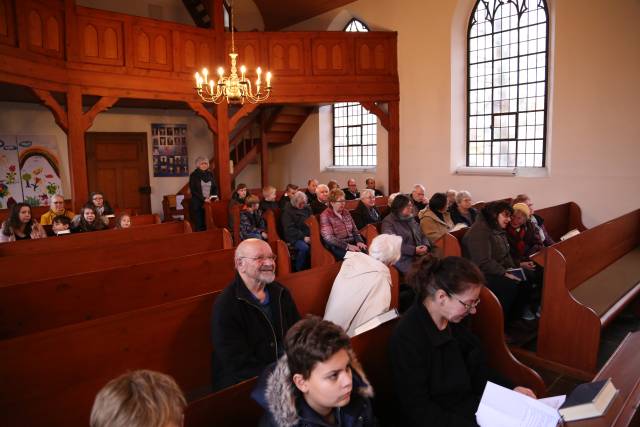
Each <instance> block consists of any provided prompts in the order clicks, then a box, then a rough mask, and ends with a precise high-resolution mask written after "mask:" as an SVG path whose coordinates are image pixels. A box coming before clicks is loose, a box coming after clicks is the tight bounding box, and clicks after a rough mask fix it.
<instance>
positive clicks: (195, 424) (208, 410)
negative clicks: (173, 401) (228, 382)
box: [184, 377, 263, 427]
mask: <svg viewBox="0 0 640 427" xmlns="http://www.w3.org/2000/svg"><path fill="white" fill-rule="evenodd" d="M256 380H257V378H256V377H254V378H251V379H249V380H246V381H243V382H241V383H239V384H236V385H233V386H231V387H228V388H225V389H224V390H220V391H218V392H216V393H212V394H208V395H206V396H204V397H202V398H200V399H198V400H196V401H194V402H190V403H189V406H188V407H187V410H186V411H185V414H184V416H185V418H184V425H185V427H211V426H215V427H238V426H257V425H258V423H259V421H260V418H261V417H262V413H263V410H262V408H261V407H260V405H258V404H257V403H256V401H255V400H253V399H252V398H251V392H252V391H253V389H254V388H255V386H256Z"/></svg>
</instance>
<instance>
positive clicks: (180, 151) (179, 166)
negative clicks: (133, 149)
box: [151, 123, 189, 177]
mask: <svg viewBox="0 0 640 427" xmlns="http://www.w3.org/2000/svg"><path fill="white" fill-rule="evenodd" d="M151 139H152V147H153V151H152V153H153V176H154V177H175V176H189V169H188V167H186V165H188V164H189V162H188V161H187V125H186V124H166V123H152V124H151Z"/></svg>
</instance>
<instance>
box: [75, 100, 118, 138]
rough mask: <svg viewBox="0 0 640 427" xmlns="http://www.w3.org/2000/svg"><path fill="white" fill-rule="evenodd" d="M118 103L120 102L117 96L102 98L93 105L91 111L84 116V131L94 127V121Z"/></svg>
mask: <svg viewBox="0 0 640 427" xmlns="http://www.w3.org/2000/svg"><path fill="white" fill-rule="evenodd" d="M116 102H118V98H117V97H115V96H103V97H102V98H100V99H99V100H98V102H96V103H95V104H93V107H91V108H90V109H89V111H87V112H86V113H84V114H83V115H82V127H83V129H84V130H85V131H86V130H87V129H89V128H90V127H91V126H93V121H94V120H95V118H96V116H97V115H98V114H100V113H102V112H103V111H106V110H108V109H109V108H111V107H113V104H115V103H116Z"/></svg>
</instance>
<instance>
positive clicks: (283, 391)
mask: <svg viewBox="0 0 640 427" xmlns="http://www.w3.org/2000/svg"><path fill="white" fill-rule="evenodd" d="M349 356H350V358H351V369H352V373H353V390H352V392H351V394H352V395H353V394H354V393H358V394H359V395H361V396H362V397H366V398H371V397H373V388H372V387H371V384H370V383H369V381H368V380H367V378H366V376H365V375H364V371H363V370H362V367H361V365H360V362H358V359H357V358H356V355H355V353H353V351H351V350H350V351H349ZM262 393H264V399H265V401H263V402H260V401H258V403H260V404H261V405H262V406H263V407H264V406H265V405H266V407H265V409H268V411H269V412H270V413H271V415H272V416H273V420H274V421H275V422H276V424H277V425H278V427H292V426H295V425H296V424H298V422H299V421H300V417H299V415H298V410H297V408H296V394H297V393H296V387H295V385H294V384H293V382H292V381H291V373H290V372H289V365H288V363H287V356H286V355H285V356H282V357H281V358H280V359H279V360H278V362H277V363H276V364H275V366H274V368H273V370H272V371H271V373H270V374H269V376H268V378H267V380H266V385H265V386H264V390H263V391H262Z"/></svg>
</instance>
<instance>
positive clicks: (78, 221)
mask: <svg viewBox="0 0 640 427" xmlns="http://www.w3.org/2000/svg"><path fill="white" fill-rule="evenodd" d="M106 228H107V225H106V224H105V222H104V220H103V219H102V217H101V216H100V215H99V214H98V212H97V210H96V207H95V206H94V205H93V203H87V204H86V205H84V206H83V207H82V209H80V214H79V215H76V217H75V218H73V221H71V232H72V233H84V232H88V231H100V230H104V229H106Z"/></svg>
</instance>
